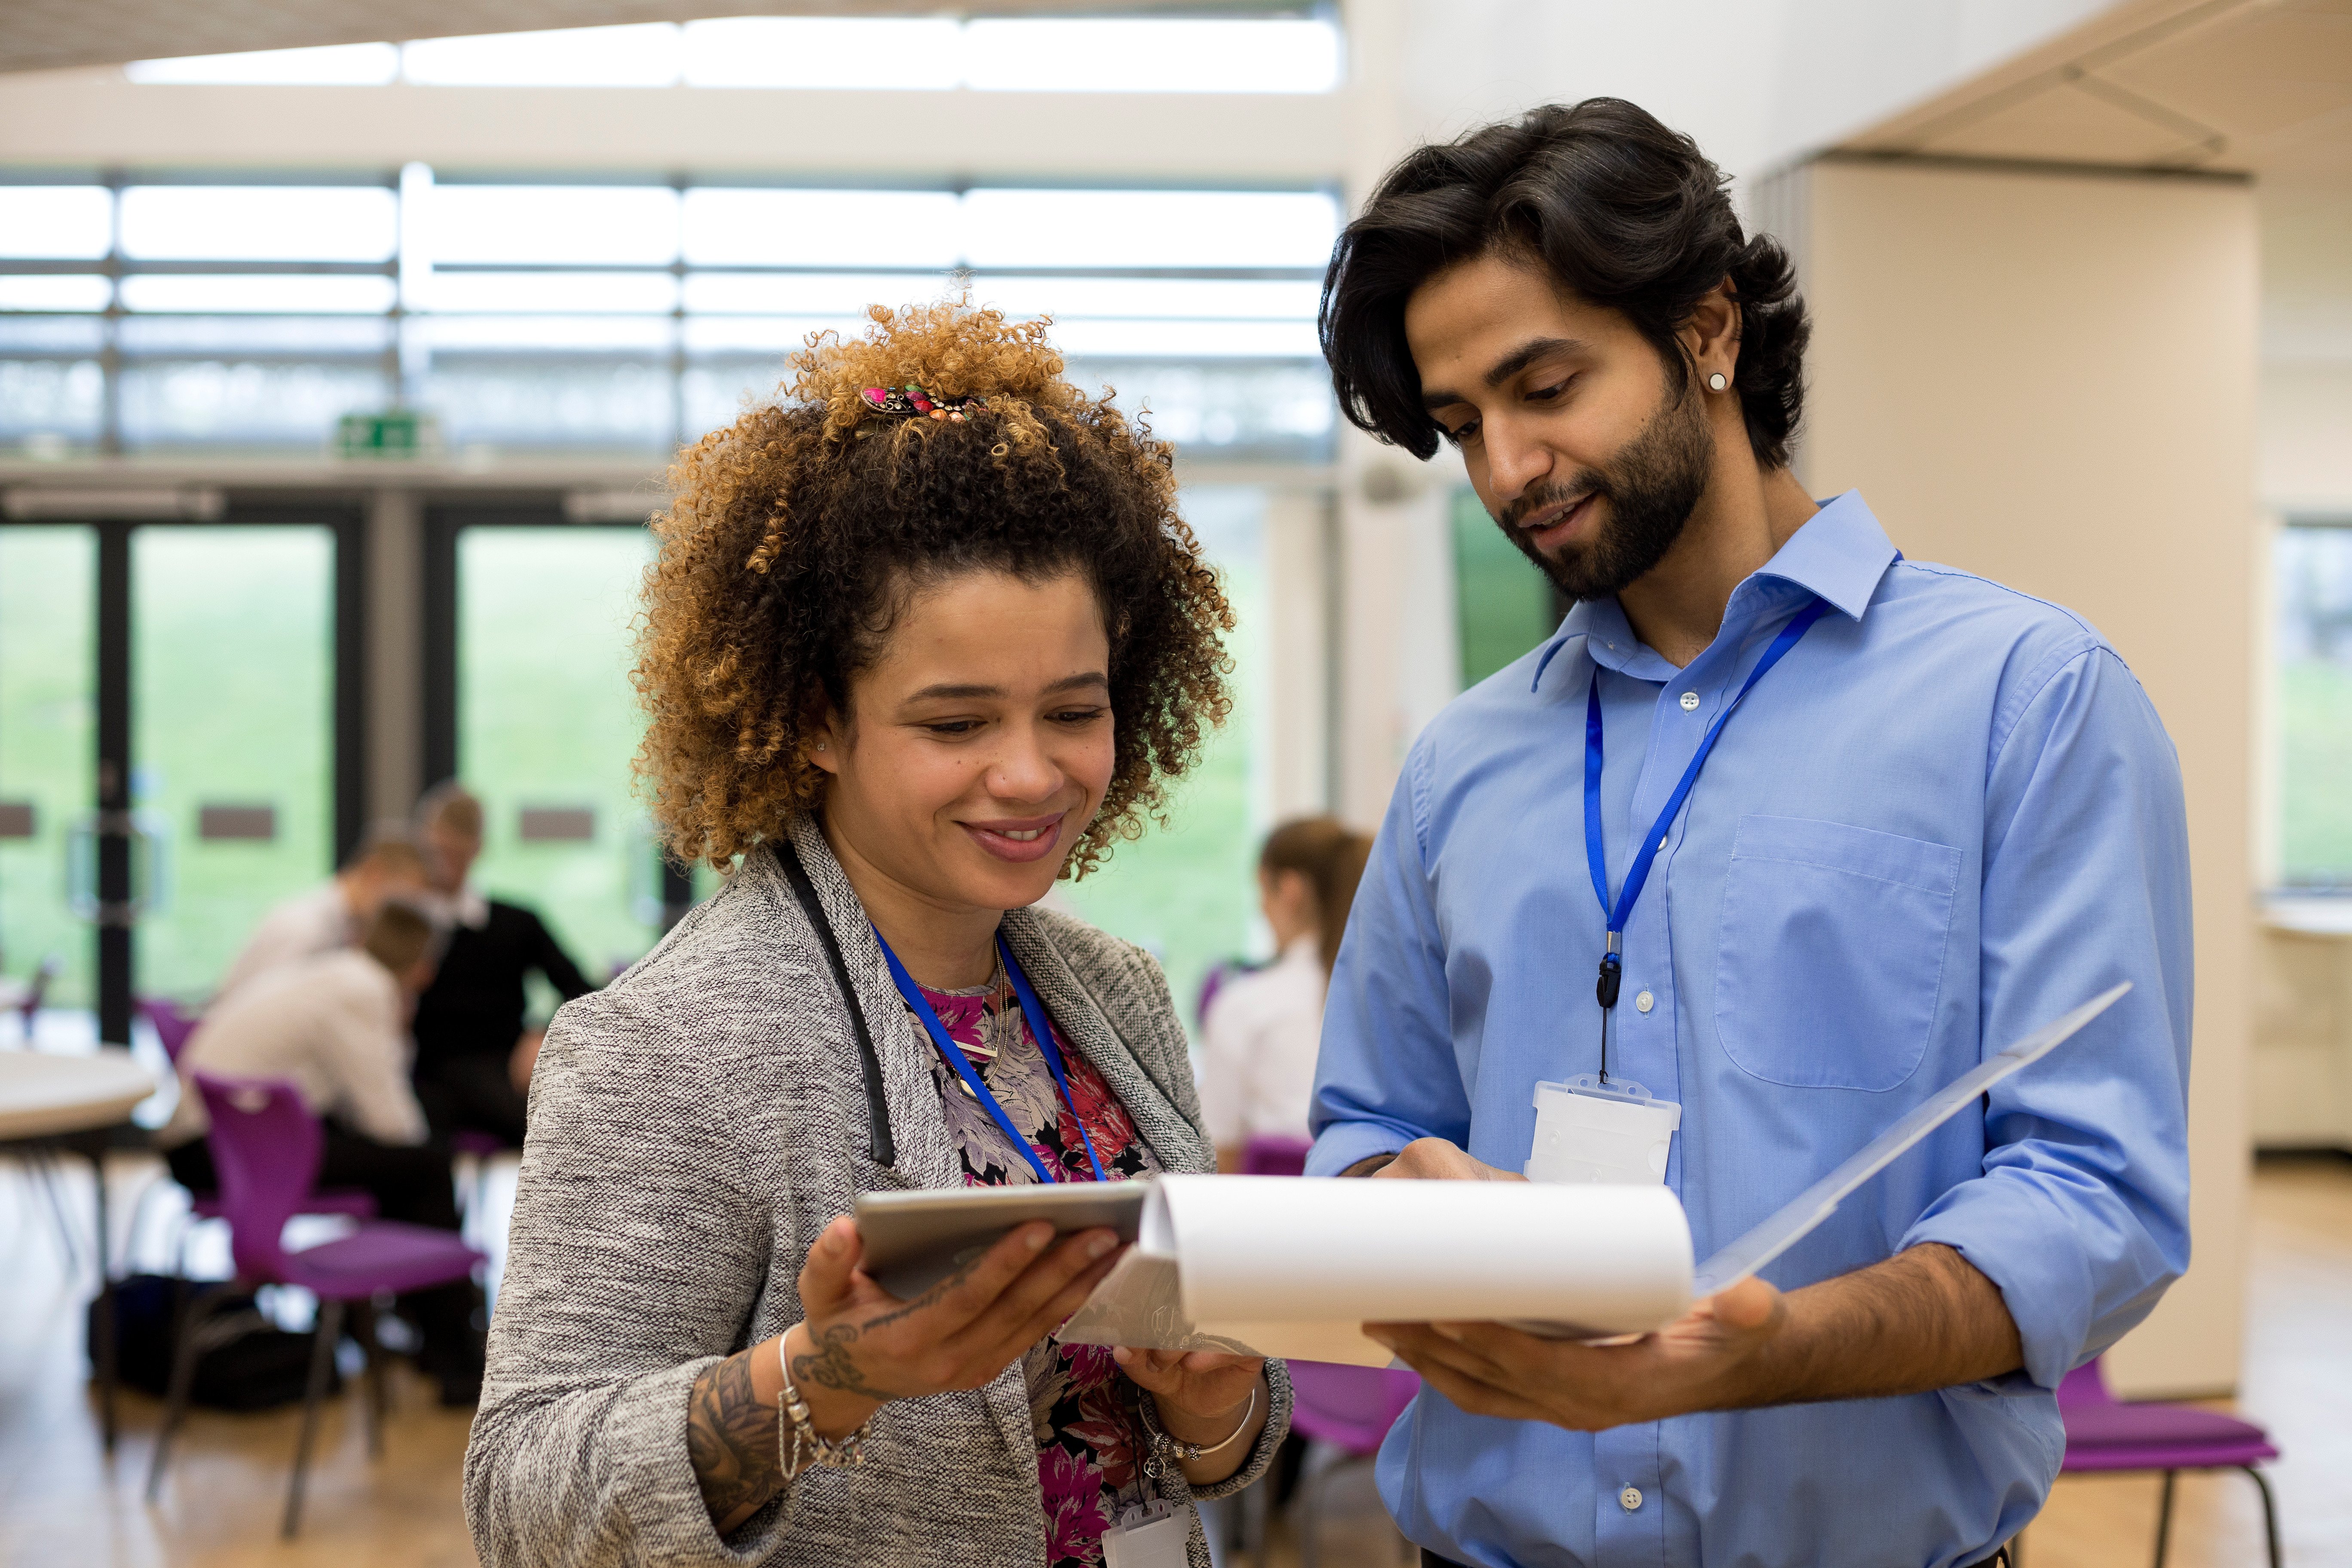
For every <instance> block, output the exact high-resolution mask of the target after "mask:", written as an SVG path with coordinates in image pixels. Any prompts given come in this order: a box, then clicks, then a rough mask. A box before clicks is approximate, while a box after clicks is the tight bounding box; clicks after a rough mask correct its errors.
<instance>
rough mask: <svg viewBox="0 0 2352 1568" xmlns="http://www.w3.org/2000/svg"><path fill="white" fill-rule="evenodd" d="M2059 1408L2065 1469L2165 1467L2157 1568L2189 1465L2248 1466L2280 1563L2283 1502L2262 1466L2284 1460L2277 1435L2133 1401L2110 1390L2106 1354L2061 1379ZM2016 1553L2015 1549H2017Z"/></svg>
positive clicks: (2274, 1565)
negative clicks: (2177, 1488) (2176, 1492)
mask: <svg viewBox="0 0 2352 1568" xmlns="http://www.w3.org/2000/svg"><path fill="white" fill-rule="evenodd" d="M2058 1414H2059V1415H2061V1416H2063V1417H2064V1419H2065V1422H2066V1458H2065V1460H2064V1462H2063V1464H2061V1465H2060V1466H2059V1470H2060V1472H2061V1473H2062V1474H2063V1473H2069V1472H2081V1471H2088V1470H2162V1471H2163V1472H2164V1501H2163V1503H2162V1504H2161V1505H2160V1507H2159V1510H2158V1513H2157V1517H2156V1568H2164V1553H2165V1549H2166V1548H2167V1547H2168V1546H2169V1545H2170V1544H2171V1537H2172V1483H2173V1478H2174V1477H2175V1476H2177V1475H2178V1474H2179V1472H2180V1471H2182V1470H2243V1471H2245V1472H2246V1474H2248V1475H2249V1476H2252V1478H2253V1480H2254V1485H2255V1487H2256V1488H2257V1489H2259V1490H2260V1491H2261V1492H2262V1494H2263V1533H2264V1535H2265V1537H2266V1538H2267V1539H2268V1542H2269V1545H2270V1556H2271V1568H2279V1563H2280V1557H2279V1531H2278V1506H2277V1503H2276V1501H2275V1500H2273V1498H2272V1496H2271V1486H2270V1482H2268V1481H2266V1480H2264V1479H2263V1473H2262V1472H2261V1471H2260V1470H2258V1469H2256V1468H2254V1467H2255V1466H2256V1465H2258V1464H2260V1463H2262V1462H2263V1460H2265V1459H2275V1458H2278V1450H2277V1449H2276V1448H2274V1447H2272V1446H2271V1440H2270V1435H2269V1434H2268V1433H2266V1432H2264V1431H2263V1429H2262V1428H2261V1427H2260V1426H2255V1425H2254V1424H2253V1423H2252V1422H2251V1421H2241V1420H2239V1419H2238V1418H2237V1417H2236V1416H2234V1415H2219V1414H2216V1413H2215V1412H2213V1411H2210V1410H2195V1409H2191V1408H2190V1407H2189V1406H2188V1405H2157V1404H2147V1405H2138V1404H2132V1405H2126V1404H2124V1403H2122V1402H2121V1401H2119V1400H2117V1399H2116V1396H2115V1395H2114V1394H2110V1393H2109V1392H2108V1391H2107V1380H2106V1376H2105V1373H2102V1372H2101V1371H2100V1370H2099V1362H2098V1358H2097V1357H2095V1356H2094V1357H2093V1358H2092V1359H2091V1360H2090V1361H2089V1362H2088V1363H2084V1365H2082V1366H2078V1367H2076V1368H2075V1369H2074V1371H2072V1372H2070V1373H2067V1374H2066V1379H2065V1381H2064V1382H2063V1383H2061V1384H2059V1385H2058ZM2012 1555H2014V1553H2012Z"/></svg>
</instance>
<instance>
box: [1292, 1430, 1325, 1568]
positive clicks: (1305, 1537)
mask: <svg viewBox="0 0 2352 1568" xmlns="http://www.w3.org/2000/svg"><path fill="white" fill-rule="evenodd" d="M1308 1458H1310V1459H1311V1458H1313V1456H1312V1455H1309V1456H1308ZM1331 1468H1332V1467H1329V1466H1326V1467H1325V1468H1324V1470H1323V1473H1321V1474H1319V1475H1318V1474H1316V1473H1314V1472H1312V1471H1310V1470H1309V1469H1307V1467H1306V1466H1304V1465H1302V1466H1300V1467H1299V1474H1298V1498H1297V1501H1296V1502H1295V1503H1294V1504H1293V1505H1292V1507H1293V1510H1294V1511H1295V1512H1296V1513H1297V1516H1298V1568H1315V1564H1316V1561H1317V1550H1316V1549H1317V1547H1318V1545H1320V1542H1318V1541H1317V1540H1316V1536H1317V1535H1318V1533H1320V1532H1319V1531H1318V1530H1317V1529H1316V1526H1317V1525H1318V1524H1319V1523H1321V1522H1322V1512H1323V1509H1322V1496H1323V1483H1324V1482H1325V1481H1327V1480H1328V1479H1330V1470H1331Z"/></svg>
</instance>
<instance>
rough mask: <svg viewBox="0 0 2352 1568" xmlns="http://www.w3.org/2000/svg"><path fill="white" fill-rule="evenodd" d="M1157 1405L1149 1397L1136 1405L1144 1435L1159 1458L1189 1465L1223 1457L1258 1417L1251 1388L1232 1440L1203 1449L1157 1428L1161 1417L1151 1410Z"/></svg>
mask: <svg viewBox="0 0 2352 1568" xmlns="http://www.w3.org/2000/svg"><path fill="white" fill-rule="evenodd" d="M1155 1405H1156V1402H1155V1401H1154V1400H1153V1399H1152V1397H1151V1396H1150V1394H1145V1395H1144V1397H1143V1398H1142V1399H1141V1400H1140V1401H1139V1406H1138V1407H1139V1409H1140V1411H1141V1413H1142V1415H1143V1430H1144V1433H1145V1435H1146V1436H1150V1439H1151V1446H1152V1447H1153V1448H1155V1449H1157V1450H1158V1451H1159V1452H1160V1454H1162V1455H1165V1456H1166V1457H1167V1458H1172V1459H1175V1460H1178V1461H1180V1462H1181V1463H1183V1464H1187V1465H1189V1464H1192V1463H1194V1462H1195V1461H1197V1460H1201V1459H1205V1458H1208V1457H1209V1456H1210V1455H1212V1454H1222V1453H1223V1452H1224V1451H1225V1450H1226V1449H1227V1448H1230V1447H1233V1446H1234V1444H1235V1443H1238V1442H1240V1441H1241V1440H1242V1434H1243V1433H1244V1432H1246V1431H1248V1430H1249V1427H1250V1422H1251V1420H1252V1419H1253V1418H1254V1417H1255V1415H1257V1385H1256V1384H1251V1385H1250V1396H1249V1405H1248V1406H1247V1407H1246V1408H1244V1410H1243V1411H1242V1420H1241V1425H1240V1426H1236V1427H1234V1431H1233V1436H1230V1437H1227V1438H1226V1439H1224V1441H1223V1442H1221V1443H1211V1444H1208V1445H1206V1446H1205V1447H1204V1446H1203V1445H1202V1444H1199V1443H1186V1442H1182V1441H1180V1440H1179V1439H1177V1438H1175V1437H1172V1436H1169V1434H1168V1430H1167V1428H1165V1427H1163V1426H1160V1416H1159V1414H1158V1412H1157V1410H1156V1409H1155V1408H1154V1406H1155Z"/></svg>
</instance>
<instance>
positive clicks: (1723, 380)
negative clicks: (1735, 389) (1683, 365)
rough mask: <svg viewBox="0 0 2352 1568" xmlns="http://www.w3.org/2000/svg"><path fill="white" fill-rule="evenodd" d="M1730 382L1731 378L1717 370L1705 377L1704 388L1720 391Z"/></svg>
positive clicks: (1710, 390)
mask: <svg viewBox="0 0 2352 1568" xmlns="http://www.w3.org/2000/svg"><path fill="white" fill-rule="evenodd" d="M1730 384H1731V378H1730V377H1729V376H1727V375H1726V374H1723V373H1722V372H1721V371H1717V372H1716V373H1715V374H1713V375H1710V376H1708V377H1707V378H1706V389H1707V390H1708V391H1709V392H1721V391H1722V390H1723V389H1724V388H1725V387H1727V386H1729V385H1730Z"/></svg>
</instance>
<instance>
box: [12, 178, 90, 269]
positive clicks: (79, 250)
mask: <svg viewBox="0 0 2352 1568" xmlns="http://www.w3.org/2000/svg"><path fill="white" fill-rule="evenodd" d="M113 234H114V198H113V195H112V194H111V193H110V192H109V191H108V190H107V188H106V187H105V186H104V185H0V256H8V257H22V258H35V257H38V258H44V259H54V260H61V261H85V260H87V261H95V260H97V259H98V258H100V257H102V256H104V255H105V254H106V247H107V245H108V244H109V242H110V240H111V239H112V237H113Z"/></svg>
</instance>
